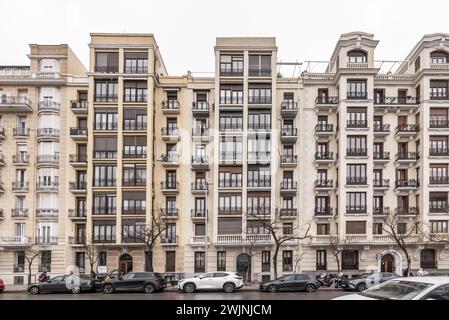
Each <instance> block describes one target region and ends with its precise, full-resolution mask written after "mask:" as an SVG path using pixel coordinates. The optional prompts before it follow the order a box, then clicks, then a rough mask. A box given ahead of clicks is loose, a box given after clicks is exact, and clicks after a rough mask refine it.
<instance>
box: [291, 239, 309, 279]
mask: <svg viewBox="0 0 449 320" xmlns="http://www.w3.org/2000/svg"><path fill="white" fill-rule="evenodd" d="M297 249H298V250H297V253H296V259H295V266H294V268H293V273H297V272H300V271H301V268H300V267H299V266H300V265H299V264H300V262H301V260H302V257H304V254H305V253H306V251H305V250H304V248H303V246H302V245H301V244H300V245H298V246H297Z"/></svg>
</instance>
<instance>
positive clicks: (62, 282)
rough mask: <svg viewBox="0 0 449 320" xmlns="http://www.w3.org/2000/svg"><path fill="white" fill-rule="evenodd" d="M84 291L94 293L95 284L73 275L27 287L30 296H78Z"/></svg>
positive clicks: (88, 279) (87, 279)
mask: <svg viewBox="0 0 449 320" xmlns="http://www.w3.org/2000/svg"><path fill="white" fill-rule="evenodd" d="M85 291H86V292H93V291H95V283H94V282H93V281H92V280H91V279H90V278H88V277H84V276H78V275H73V274H70V275H63V276H57V277H54V278H52V279H50V280H48V281H46V282H41V283H33V284H31V285H30V286H29V287H28V292H29V293H31V294H39V293H64V292H71V293H75V294H78V293H80V292H85Z"/></svg>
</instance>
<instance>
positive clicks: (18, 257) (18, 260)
mask: <svg viewBox="0 0 449 320" xmlns="http://www.w3.org/2000/svg"><path fill="white" fill-rule="evenodd" d="M13 271H14V272H25V251H16V252H15V254H14V269H13Z"/></svg>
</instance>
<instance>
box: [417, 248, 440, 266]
mask: <svg viewBox="0 0 449 320" xmlns="http://www.w3.org/2000/svg"><path fill="white" fill-rule="evenodd" d="M421 268H423V269H436V268H437V261H436V252H435V250H434V249H423V250H421Z"/></svg>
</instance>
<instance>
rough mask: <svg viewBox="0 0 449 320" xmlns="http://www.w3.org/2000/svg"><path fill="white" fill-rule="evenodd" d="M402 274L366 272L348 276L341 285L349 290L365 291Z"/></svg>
mask: <svg viewBox="0 0 449 320" xmlns="http://www.w3.org/2000/svg"><path fill="white" fill-rule="evenodd" d="M399 277H400V275H397V274H395V273H390V272H372V273H364V274H362V275H360V276H357V277H352V278H349V279H348V278H346V279H344V280H343V281H342V283H341V287H342V288H343V289H347V290H357V291H359V292H361V291H364V290H366V289H368V288H370V287H372V286H375V285H377V284H379V283H382V282H385V281H388V280H391V279H396V278H399Z"/></svg>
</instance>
